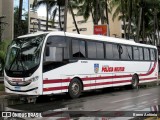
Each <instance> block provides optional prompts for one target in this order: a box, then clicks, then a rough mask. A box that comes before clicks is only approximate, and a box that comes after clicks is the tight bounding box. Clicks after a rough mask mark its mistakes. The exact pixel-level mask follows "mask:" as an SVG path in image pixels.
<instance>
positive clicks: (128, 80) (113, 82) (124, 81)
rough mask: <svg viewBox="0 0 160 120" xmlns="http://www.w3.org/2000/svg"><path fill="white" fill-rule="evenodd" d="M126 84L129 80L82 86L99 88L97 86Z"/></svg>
mask: <svg viewBox="0 0 160 120" xmlns="http://www.w3.org/2000/svg"><path fill="white" fill-rule="evenodd" d="M126 82H131V80H123V81H111V82H102V83H91V84H84V87H90V86H99V85H111V84H117V83H126Z"/></svg>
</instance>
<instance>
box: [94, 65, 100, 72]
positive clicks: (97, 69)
mask: <svg viewBox="0 0 160 120" xmlns="http://www.w3.org/2000/svg"><path fill="white" fill-rule="evenodd" d="M98 71H99V64H94V72H95V73H98Z"/></svg>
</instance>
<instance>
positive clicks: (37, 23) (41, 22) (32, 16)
mask: <svg viewBox="0 0 160 120" xmlns="http://www.w3.org/2000/svg"><path fill="white" fill-rule="evenodd" d="M33 2H34V0H30V1H29V6H30V9H29V23H28V24H29V33H33V32H38V31H46V17H44V16H38V13H37V10H36V9H34V8H33ZM55 30H57V29H56V28H55V26H54V21H53V20H49V21H48V31H55Z"/></svg>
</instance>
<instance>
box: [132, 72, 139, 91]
mask: <svg viewBox="0 0 160 120" xmlns="http://www.w3.org/2000/svg"><path fill="white" fill-rule="evenodd" d="M131 84H132V88H133V89H137V88H138V85H139V76H138V74H136V73H135V74H134V75H133V76H132V82H131Z"/></svg>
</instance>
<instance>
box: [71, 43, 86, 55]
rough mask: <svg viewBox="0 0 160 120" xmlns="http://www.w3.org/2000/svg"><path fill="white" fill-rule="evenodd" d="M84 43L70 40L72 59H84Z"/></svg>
mask: <svg viewBox="0 0 160 120" xmlns="http://www.w3.org/2000/svg"><path fill="white" fill-rule="evenodd" d="M85 51H86V50H85V41H82V40H72V57H73V58H85V57H86V54H85Z"/></svg>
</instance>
